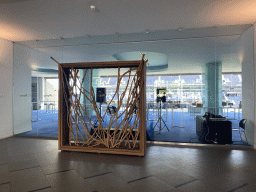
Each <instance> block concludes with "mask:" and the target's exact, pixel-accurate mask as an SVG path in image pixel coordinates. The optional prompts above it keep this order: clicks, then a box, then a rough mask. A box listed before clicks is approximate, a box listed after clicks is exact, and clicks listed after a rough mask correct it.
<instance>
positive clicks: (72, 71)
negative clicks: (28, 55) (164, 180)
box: [51, 55, 147, 156]
mask: <svg viewBox="0 0 256 192" xmlns="http://www.w3.org/2000/svg"><path fill="white" fill-rule="evenodd" d="M51 59H53V58H52V57H51ZM53 60H54V61H55V62H57V61H56V60H55V59H53ZM146 62H147V61H146V60H145V59H144V55H143V58H142V60H139V61H114V62H113V61H112V62H90V63H58V62H57V63H58V66H59V130H58V132H59V134H58V144H59V150H67V151H83V152H95V153H111V154H125V155H137V156H144V155H145V147H146V118H145V117H146V96H145V95H146V94H145V92H146V90H145V88H146V85H145V76H146V75H145V68H146ZM100 68H116V69H117V71H118V75H117V86H116V92H115V94H114V96H115V97H116V98H117V104H116V106H117V107H116V112H115V113H114V114H113V115H112V116H111V117H110V118H109V124H108V125H107V126H104V125H103V122H102V121H103V119H104V117H105V115H106V114H107V111H105V112H104V111H103V114H104V115H103V118H102V112H101V114H100V111H101V110H99V109H98V106H97V103H96V100H95V93H94V88H93V86H92V84H90V88H89V90H88V89H87V90H86V89H84V88H83V86H82V85H83V83H84V81H85V76H86V75H88V74H89V73H91V74H89V76H90V78H91V81H90V82H92V76H93V74H92V73H93V70H94V69H100ZM121 68H128V69H129V70H128V71H126V72H124V73H123V74H121V72H120V69H121ZM79 70H84V71H85V72H84V75H83V77H81V75H80V76H79ZM124 77H128V81H127V85H126V86H125V89H124V91H123V92H122V91H120V83H121V81H122V79H123V78H124ZM74 89H76V90H79V93H80V94H79V95H77V94H75V92H74ZM125 95H126V98H127V95H128V98H127V99H126V101H124V96H125ZM82 96H83V97H84V98H86V99H87V101H89V102H90V105H91V106H92V108H93V111H94V113H95V114H96V117H95V118H96V119H97V120H96V121H97V122H98V125H97V126H95V124H94V122H93V121H92V120H91V119H90V117H88V114H87V112H86V111H88V109H87V108H86V107H87V106H86V104H84V103H81V97H82ZM113 99H114V97H113V98H112V100H111V101H110V102H108V104H107V106H108V107H109V106H110V104H111V103H112V102H113ZM123 103H125V106H126V108H125V109H124V110H123V111H122V110H120V109H121V106H122V104H123ZM135 109H136V111H137V112H136V114H135V115H134V114H133V111H134V110H135ZM131 119H133V120H132V121H131ZM82 132H83V134H82Z"/></svg>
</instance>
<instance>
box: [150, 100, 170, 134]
mask: <svg viewBox="0 0 256 192" xmlns="http://www.w3.org/2000/svg"><path fill="white" fill-rule="evenodd" d="M159 103H160V109H159V111H160V115H159V116H158V120H157V122H156V125H155V126H154V130H155V128H156V126H157V125H158V124H159V125H158V126H159V133H160V132H161V130H162V129H163V128H162V123H163V124H164V127H166V129H167V130H168V131H170V130H169V129H168V127H167V125H166V123H165V121H164V120H163V118H162V99H160V100H159Z"/></svg>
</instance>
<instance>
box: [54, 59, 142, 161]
mask: <svg viewBox="0 0 256 192" xmlns="http://www.w3.org/2000/svg"><path fill="white" fill-rule="evenodd" d="M141 65H142V73H141V75H142V76H141V77H142V78H141V82H140V86H142V88H141V93H140V103H139V106H138V107H139V109H140V110H139V114H138V115H139V118H140V121H139V129H138V130H139V131H140V133H139V135H140V139H139V140H138V141H139V149H138V150H137V149H121V148H112V149H111V148H99V147H97V148H96V147H85V146H70V145H69V143H70V135H69V134H70V131H69V127H68V124H67V105H66V102H65V100H64V93H65V94H67V95H68V91H67V90H65V89H64V88H63V87H65V86H63V83H64V84H65V83H66V81H65V80H64V79H63V74H66V76H68V73H69V69H72V68H73V69H97V68H118V67H120V68H130V67H139V66H141ZM145 78H146V61H144V59H142V60H138V61H111V62H88V63H60V64H59V105H58V106H59V107H58V110H59V122H58V123H59V126H58V148H59V150H65V151H81V152H92V153H110V154H123V155H136V156H144V155H145V148H146V83H145V82H146V81H145Z"/></svg>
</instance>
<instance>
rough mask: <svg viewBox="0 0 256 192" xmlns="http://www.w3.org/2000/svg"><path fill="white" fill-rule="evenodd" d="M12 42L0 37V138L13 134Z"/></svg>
mask: <svg viewBox="0 0 256 192" xmlns="http://www.w3.org/2000/svg"><path fill="white" fill-rule="evenodd" d="M12 71H13V43H12V42H11V41H7V40H4V39H1V38H0V139H3V138H6V137H10V136H12V135H13V123H12V121H13V118H12V112H13V111H12V77H13V76H12Z"/></svg>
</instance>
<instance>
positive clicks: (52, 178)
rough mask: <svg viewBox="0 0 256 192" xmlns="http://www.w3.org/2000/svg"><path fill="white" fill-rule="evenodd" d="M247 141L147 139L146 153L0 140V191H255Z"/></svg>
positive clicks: (255, 156) (255, 160) (253, 159)
mask: <svg viewBox="0 0 256 192" xmlns="http://www.w3.org/2000/svg"><path fill="white" fill-rule="evenodd" d="M255 170H256V151H255V150H253V149H252V148H250V147H246V146H244V147H243V146H240V147H238V146H219V145H215V146H212V145H208V146H197V145H195V146H182V145H178V144H175V145H169V146H168V145H156V144H148V145H147V152H146V156H145V157H134V156H121V155H109V154H91V153H79V152H64V151H63V152H61V151H59V150H58V149H57V141H56V140H44V139H35V138H22V137H12V138H8V139H4V140H0V191H1V192H5V191H8V192H9V191H12V192H14V191H15V192H16V191H17V192H23V191H39V192H52V191H59V192H66V191H67V192H70V191H71V192H72V191H75V192H80V191H81V192H83V191H90V192H93V191H97V192H111V191H114V192H119V191H120V192H126V191H127V192H128V191H129V192H131V191H133V192H141V191H142V192H144V191H145V192H150V191H157V192H159V191H166V192H182V191H193V192H197V191H207V192H211V191H219V192H222V191H230V192H233V191H234V192H241V191H245V192H250V191H252V192H255V191H256V171H255Z"/></svg>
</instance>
